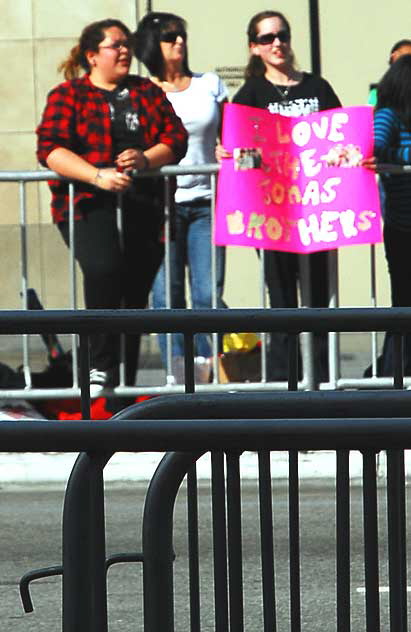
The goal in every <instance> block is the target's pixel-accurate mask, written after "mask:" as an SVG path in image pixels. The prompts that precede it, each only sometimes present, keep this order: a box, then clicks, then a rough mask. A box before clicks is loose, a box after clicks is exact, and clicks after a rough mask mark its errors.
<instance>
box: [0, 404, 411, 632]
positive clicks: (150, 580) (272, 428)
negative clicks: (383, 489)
mask: <svg viewBox="0 0 411 632" xmlns="http://www.w3.org/2000/svg"><path fill="white" fill-rule="evenodd" d="M218 399H219V400H220V399H221V401H218V402H216V400H215V398H214V397H213V396H211V395H190V396H170V397H169V398H158V400H154V401H151V402H147V403H146V404H141V405H138V406H135V407H131V408H129V409H127V410H126V411H124V412H123V413H121V414H119V415H118V417H117V420H116V421H110V422H105V423H101V422H93V424H88V423H86V422H76V423H74V424H73V423H64V422H63V423H59V424H58V425H57V426H56V425H54V424H52V423H48V424H46V423H42V422H40V423H36V422H33V423H31V422H29V423H27V424H10V423H2V424H0V437H1V440H2V444H3V446H4V448H3V449H6V450H10V451H15V450H19V451H20V450H26V449H29V450H31V451H37V450H40V449H41V450H53V451H54V450H57V451H61V450H66V451H67V450H69V451H72V450H79V449H81V450H85V451H87V453H85V454H82V455H81V456H80V457H79V459H78V461H77V463H76V466H75V468H74V470H73V472H72V475H71V477H70V481H69V484H68V488H67V493H66V502H65V508H64V521H63V594H64V599H63V616H64V627H63V629H64V631H65V632H74V630H76V632H83V631H84V632H85V631H86V630H87V632H97V630H99V631H100V632H103V631H104V630H107V629H108V628H107V616H106V587H105V543H104V502H103V497H102V494H103V476H102V473H103V467H104V465H105V464H106V462H107V461H108V459H109V457H110V456H111V454H112V452H114V451H120V450H121V451H122V450H126V451H151V450H154V451H157V450H160V451H163V450H176V449H177V448H178V450H179V451H178V452H174V453H170V454H168V455H167V456H166V457H165V458H164V459H163V461H162V462H161V464H160V466H159V468H158V470H157V472H156V474H155V476H154V477H153V480H152V482H151V485H150V490H149V492H148V495H147V499H146V507H145V515H144V524H143V555H142V557H143V561H144V600H145V630H147V631H150V632H157V631H159V630H162V631H163V632H168V631H169V632H171V631H174V629H175V628H174V624H173V620H174V618H173V608H174V605H173V571H172V566H173V546H172V530H173V507H174V502H175V496H176V494H177V491H178V489H179V486H180V484H181V482H182V480H183V478H184V475H185V474H186V472H187V471H189V470H190V468H191V467H192V464H193V463H194V462H195V460H196V459H197V457H198V456H199V455H200V454H202V453H203V452H204V451H207V450H213V478H212V485H213V501H212V502H213V533H214V546H215V547H216V548H215V571H214V576H215V617H216V623H215V630H216V631H217V632H222V630H242V629H243V613H244V607H245V606H244V604H243V599H242V594H243V591H242V577H243V571H242V566H241V551H242V543H241V517H240V516H241V514H240V506H241V490H240V485H239V470H238V461H239V454H240V453H241V451H242V450H244V449H251V450H258V451H259V470H260V479H259V485H260V513H261V530H262V560H263V561H264V563H263V569H262V585H263V595H264V597H263V608H264V613H265V615H264V628H263V629H264V630H272V629H275V628H273V625H274V621H275V613H276V608H275V603H276V602H275V589H274V587H275V583H274V557H273V544H274V535H273V529H272V524H271V521H272V491H271V475H270V474H271V473H270V464H269V459H268V455H269V451H270V450H290V451H291V453H290V454H291V458H290V487H289V499H290V513H289V525H290V599H291V607H290V612H291V629H292V630H293V631H297V630H301V629H302V627H301V625H300V621H301V615H300V609H301V593H300V581H299V575H300V559H299V529H300V520H299V517H298V505H299V489H298V460H297V459H296V456H297V452H298V450H302V449H303V450H307V449H309V450H315V449H336V450H337V470H336V472H337V475H336V476H337V478H336V480H337V488H338V495H337V525H338V526H337V533H336V561H337V574H336V578H337V618H338V628H337V629H338V632H340V631H347V632H348V631H349V630H351V627H350V603H351V601H350V550H349V546H348V547H347V537H348V539H349V528H348V529H347V525H349V515H350V506H349V499H350V492H349V478H348V455H349V450H350V449H359V450H361V451H363V453H364V485H363V497H364V507H365V512H364V519H365V522H364V542H365V551H364V555H365V558H364V564H365V586H366V612H367V627H366V628H365V629H366V630H367V632H368V631H371V630H373V631H374V630H379V629H380V627H379V610H378V604H379V594H378V583H379V582H378V577H379V575H378V563H377V561H378V556H377V555H376V552H377V551H378V530H377V527H376V525H377V505H376V496H375V488H376V473H375V455H376V452H378V451H379V450H380V449H383V448H388V449H389V451H390V452H389V454H390V459H391V461H392V467H393V470H392V471H391V473H389V482H388V490H389V491H388V498H389V500H390V503H391V507H390V509H389V516H390V524H389V543H390V552H389V559H390V587H391V593H390V595H391V594H392V597H391V599H392V604H391V630H392V631H394V630H395V631H397V630H398V631H400V632H402V631H404V632H405V630H406V629H407V625H406V621H407V618H406V582H405V577H404V570H405V565H406V560H405V554H404V553H405V520H404V518H405V516H404V502H403V501H404V495H403V492H401V491H400V490H404V480H403V452H402V450H403V448H410V447H411V419H410V418H407V417H405V416H404V417H401V415H406V414H407V412H408V408H409V406H408V393H406V392H391V393H387V394H386V398H384V393H382V392H378V393H365V392H360V393H345V394H344V393H330V392H325V393H310V394H308V393H307V394H304V393H284V394H282V395H278V394H273V395H269V394H254V395H252V396H251V397H250V396H248V395H242V394H238V395H236V394H232V395H224V396H222V397H221V398H220V397H219V398H218ZM370 408H374V409H375V411H378V415H381V416H382V417H381V418H376V417H372V418H369V417H368V418H367V416H366V418H364V419H361V418H359V417H357V418H352V417H350V416H349V415H350V413H351V414H352V413H354V412H356V414H357V415H360V414H361V413H365V412H366V410H367V409H368V410H369V409H370ZM234 410H236V411H237V414H236V418H235V419H230V418H228V419H225V417H227V416H231V415H232V413H233V411H234ZM252 410H254V416H253V417H250V416H249V414H250V412H251V411H252ZM388 410H390V411H391V415H392V414H395V418H392V419H388V418H387V417H386V415H387V412H388ZM256 411H259V412H260V413H261V417H262V418H261V419H258V418H257V415H256ZM287 411H288V414H289V415H290V414H292V413H297V419H296V418H289V417H288V416H287ZM320 411H321V412H322V413H324V414H323V415H322V416H321V419H315V418H309V416H310V415H312V416H314V415H315V414H316V413H317V414H318V413H319V412H320ZM330 412H331V415H330V414H328V413H330ZM300 414H301V417H300ZM177 415H178V417H179V419H178V420H177V419H171V418H172V417H176V416H177ZM195 415H196V417H195V419H192V418H193V417H194V416H195ZM201 416H202V417H203V418H202V419H201ZM184 417H186V419H184ZM125 419H130V420H131V419H135V420H138V421H125ZM108 446H110V452H107V447H108ZM223 452H227V454H228V457H227V466H226V467H227V496H225V489H224V488H225V482H224V465H223ZM390 479H391V480H390ZM392 488H394V489H395V490H396V492H394V493H393V494H391V492H392ZM192 502H193V500H192ZM194 502H195V501H194ZM226 505H227V523H226V518H225V515H226V512H225V506H226ZM190 528H191V529H193V528H194V530H195V531H196V530H197V526H194V527H193V526H191V527H190ZM191 535H192V537H194V538H195V533H194V534H191ZM348 544H349V542H348ZM225 552H226V554H225ZM191 554H192V555H194V559H193V560H192V564H191V565H190V566H191V574H192V577H191V619H192V622H193V623H192V626H191V628H190V630H191V631H192V632H194V630H199V629H200V627H199V620H200V611H199V603H200V599H199V597H200V593H199V592H198V588H197V587H198V579H197V578H196V577H195V574H196V567H197V562H198V549H197V551H196V550H194V551H192V552H191ZM196 558H197V560H196ZM227 564H228V565H227ZM227 621H229V625H227Z"/></svg>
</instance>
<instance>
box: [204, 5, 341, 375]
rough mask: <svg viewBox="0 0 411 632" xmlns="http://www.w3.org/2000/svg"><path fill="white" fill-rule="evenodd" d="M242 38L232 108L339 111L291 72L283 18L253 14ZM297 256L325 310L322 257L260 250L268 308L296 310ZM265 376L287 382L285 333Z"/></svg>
mask: <svg viewBox="0 0 411 632" xmlns="http://www.w3.org/2000/svg"><path fill="white" fill-rule="evenodd" d="M247 35H248V44H249V50H250V59H249V62H248V66H247V68H246V82H245V84H244V85H243V86H242V87H241V88H240V90H239V91H238V92H237V94H236V95H235V96H234V99H233V103H238V104H240V105H248V106H251V107H257V108H262V109H268V110H269V111H270V112H273V113H277V114H281V115H283V116H304V115H306V114H311V113H312V112H318V111H320V110H328V109H332V108H337V107H340V106H341V103H340V101H339V99H338V97H337V95H336V94H335V92H334V90H333V89H332V87H331V86H330V84H329V83H328V82H327V81H325V79H322V78H321V77H316V76H314V75H312V74H309V73H306V72H301V71H299V70H298V69H297V68H296V65H295V58H294V54H293V51H292V48H291V27H290V24H289V22H288V20H287V19H286V18H285V17H284V15H283V14H282V13H279V12H278V11H262V12H260V13H257V14H256V15H254V16H253V17H252V18H251V20H250V22H249V25H248V29H247ZM216 156H217V159H219V160H221V159H224V158H225V157H229V156H230V157H231V154H229V153H228V152H226V151H225V150H224V148H222V147H219V148H218V151H217V152H216ZM299 257H301V259H300V261H303V262H304V264H305V265H306V266H309V270H310V277H311V291H310V297H309V299H310V301H309V302H310V305H311V306H312V307H327V306H328V303H329V296H328V261H327V257H328V254H327V252H318V253H314V254H310V255H297V254H295V253H289V252H278V251H273V250H265V251H264V263H265V282H266V285H267V288H268V292H269V296H270V305H271V307H276V308H284V307H297V306H298V295H297V283H298V280H299ZM327 342H328V340H327V335H321V336H318V338H317V340H316V341H315V379H316V382H320V381H325V380H328V344H327ZM267 375H268V378H269V379H270V380H274V381H283V380H287V377H288V336H287V334H285V333H281V332H275V333H271V336H270V351H269V357H268V371H267Z"/></svg>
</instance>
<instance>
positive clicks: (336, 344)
mask: <svg viewBox="0 0 411 632" xmlns="http://www.w3.org/2000/svg"><path fill="white" fill-rule="evenodd" d="M328 296H329V301H328V307H330V308H336V307H338V296H339V287H338V250H330V251H329V252H328ZM339 358H340V334H339V332H336V331H330V332H329V333H328V369H329V375H328V381H329V382H330V385H331V388H332V389H334V390H335V389H336V388H337V381H338V379H339V378H340V363H339Z"/></svg>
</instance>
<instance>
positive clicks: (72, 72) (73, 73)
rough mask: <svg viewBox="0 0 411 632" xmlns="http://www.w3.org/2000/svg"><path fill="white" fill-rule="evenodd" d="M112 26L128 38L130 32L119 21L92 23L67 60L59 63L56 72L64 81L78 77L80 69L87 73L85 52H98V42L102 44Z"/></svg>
mask: <svg viewBox="0 0 411 632" xmlns="http://www.w3.org/2000/svg"><path fill="white" fill-rule="evenodd" d="M113 26H116V27H117V28H119V29H120V30H121V31H123V33H124V35H126V36H127V37H130V35H131V34H130V30H129V29H128V27H127V26H126V25H125V24H123V22H121V21H120V20H115V19H112V18H108V19H106V20H100V21H98V22H92V23H91V24H89V25H88V26H86V27H85V28H84V29H83V31H82V33H81V35H80V39H79V41H78V44H76V46H73V48H72V49H71V51H70V55H69V56H68V57H67V59H65V60H64V61H63V62H61V64H60V65H59V67H58V71H59V72H63V73H64V77H65V78H66V79H74V78H75V77H78V75H79V71H80V69H81V68H82V69H83V70H84V71H85V72H89V70H90V65H89V63H88V61H87V57H86V52H87V51H89V50H91V51H98V46H99V44H100V42H102V41H103V39H104V38H105V36H106V35H105V31H106V30H107V29H109V28H111V27H113Z"/></svg>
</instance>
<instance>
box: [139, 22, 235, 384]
mask: <svg viewBox="0 0 411 632" xmlns="http://www.w3.org/2000/svg"><path fill="white" fill-rule="evenodd" d="M135 53H136V56H137V58H138V59H139V60H140V61H141V62H143V63H144V65H145V66H146V67H147V68H148V70H149V72H150V74H151V80H152V81H153V82H154V83H156V84H157V85H158V86H160V87H161V88H162V89H163V90H164V92H165V93H166V94H167V98H168V99H169V101H170V102H171V104H172V105H173V107H174V110H175V111H176V113H177V115H178V116H179V117H180V118H181V120H182V122H183V124H184V126H185V128H186V129H187V131H188V133H189V140H188V150H187V154H186V156H185V158H184V159H183V160H182V161H181V162H180V163H179V164H180V165H181V166H192V165H202V164H207V163H213V162H215V153H214V152H215V146H216V142H217V137H218V135H219V130H220V123H221V109H222V105H223V103H224V102H225V101H226V100H227V89H226V87H225V85H224V84H223V82H222V81H221V79H220V78H219V77H218V76H217V75H216V74H215V73H212V72H206V73H203V74H199V73H193V72H191V70H190V68H189V66H188V57H187V31H186V23H185V21H184V20H183V19H182V18H180V17H179V16H177V15H174V14H172V13H163V12H152V13H148V14H147V15H146V16H145V17H144V18H143V19H142V20H141V21H140V23H139V25H138V28H137V31H136V33H135ZM211 196H212V191H211V184H210V176H208V175H196V174H195V175H185V176H178V178H177V190H176V193H175V202H176V218H175V239H174V241H173V242H171V307H173V308H185V307H186V296H185V271H186V267H187V269H188V273H189V282H190V293H191V304H192V307H193V308H197V309H206V308H210V307H211V300H212V299H211V296H212V291H211ZM216 255H217V306H218V307H221V306H223V302H222V294H223V285H224V265H225V251H224V248H221V247H219V248H217V251H216ZM153 304H154V307H157V308H160V307H165V269H164V265H163V266H162V268H161V269H160V271H159V273H158V275H157V278H156V280H155V283H154V286H153ZM160 349H161V353H162V356H163V361H165V358H166V341H165V336H164V335H161V336H160ZM195 354H196V373H197V377H198V378H199V379H197V381H205V380H207V379H208V372H209V365H210V363H209V358H210V357H211V355H212V348H211V344H210V338H209V336H208V335H206V334H198V335H197V336H196V337H195ZM183 355H184V341H183V336H182V335H181V334H175V335H173V337H172V358H173V367H174V371H173V373H174V377H175V381H177V382H181V381H183V372H182V367H183ZM201 376H202V379H201Z"/></svg>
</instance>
